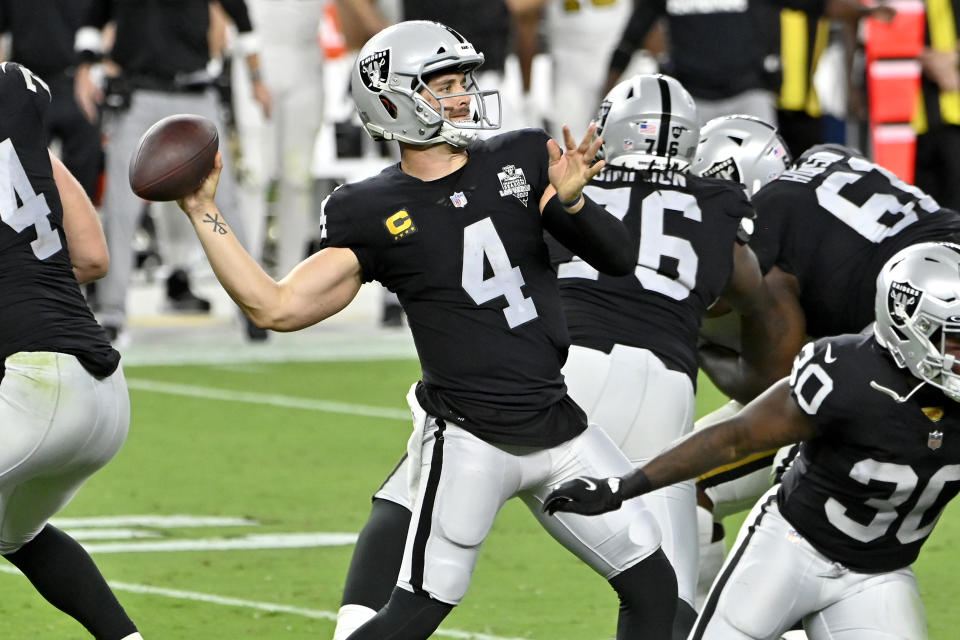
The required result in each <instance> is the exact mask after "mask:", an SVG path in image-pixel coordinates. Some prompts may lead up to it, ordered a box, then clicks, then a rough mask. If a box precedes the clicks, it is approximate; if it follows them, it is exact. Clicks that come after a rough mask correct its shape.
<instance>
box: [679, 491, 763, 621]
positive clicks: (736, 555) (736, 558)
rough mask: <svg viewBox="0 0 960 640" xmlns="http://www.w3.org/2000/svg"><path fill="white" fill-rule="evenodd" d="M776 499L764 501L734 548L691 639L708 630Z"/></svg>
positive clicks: (701, 613) (711, 590)
mask: <svg viewBox="0 0 960 640" xmlns="http://www.w3.org/2000/svg"><path fill="white" fill-rule="evenodd" d="M776 499H777V496H776V494H774V495H772V496H770V497H769V498H767V501H766V502H764V503H763V507H761V509H760V513H759V514H757V517H756V519H755V520H754V521H753V522H752V523H751V524H750V528H749V530H748V532H747V535H746V536H745V537H744V539H743V541H742V542H741V543H740V545H739V546H738V547H737V548H736V549H735V550H734V552H733V558H731V560H730V562H729V563H727V566H726V567H725V568H724V570H723V573H721V574H720V578H719V579H718V580H717V581H716V582H715V583H714V585H713V587H711V589H710V595H709V596H708V597H707V601H706V602H704V603H703V609H702V610H701V611H700V616H699V617H698V618H697V625H696V627H694V629H693V633H691V635H690V640H702V638H703V634H704V633H705V632H706V630H707V626H708V625H709V624H710V620H711V618H713V614H714V613H715V612H716V609H717V602H718V601H719V600H720V594H721V593H722V592H723V588H724V587H725V586H726V584H727V581H729V580H730V576H731V575H732V574H733V571H734V569H736V568H737V564H738V563H739V562H740V560H741V558H742V557H743V553H744V551H745V550H746V548H747V546H749V544H750V539H751V538H753V534H754V533H756V531H757V527H758V526H760V521H761V520H763V516H764V515H766V513H767V509H768V508H769V507H770V505H771V504H773V502H774V500H776Z"/></svg>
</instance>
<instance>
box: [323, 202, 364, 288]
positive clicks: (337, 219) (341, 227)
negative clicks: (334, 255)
mask: <svg viewBox="0 0 960 640" xmlns="http://www.w3.org/2000/svg"><path fill="white" fill-rule="evenodd" d="M359 184H363V183H359ZM358 197H362V190H361V189H358V188H357V186H356V185H344V186H341V187H338V188H337V189H335V190H334V192H333V193H331V194H330V195H329V196H327V198H326V199H325V200H324V201H323V203H322V204H321V205H320V247H321V249H324V248H327V247H342V248H345V249H350V250H351V251H353V253H354V254H355V255H356V256H357V260H358V261H359V262H360V268H361V271H362V272H363V281H364V282H370V281H371V280H375V279H376V276H375V274H376V265H377V260H376V258H377V254H376V251H375V250H374V247H373V246H371V243H370V240H369V237H370V236H369V235H366V234H364V233H363V230H362V228H361V227H362V225H361V224H360V220H359V216H360V214H361V212H362V211H363V206H362V204H361V203H360V201H359V200H358Z"/></svg>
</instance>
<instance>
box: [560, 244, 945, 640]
mask: <svg viewBox="0 0 960 640" xmlns="http://www.w3.org/2000/svg"><path fill="white" fill-rule="evenodd" d="M875 309H876V320H875V322H874V324H873V327H872V329H867V330H865V331H864V332H862V333H860V334H846V335H842V336H837V337H830V338H821V339H819V340H817V341H816V342H813V343H809V344H807V345H805V346H804V347H803V349H802V350H801V351H800V353H799V355H798V356H797V358H796V360H795V362H794V365H793V370H792V372H791V374H790V377H789V378H785V379H783V380H781V381H779V382H777V383H776V384H775V385H773V386H772V387H771V388H770V389H768V390H767V391H766V392H764V393H763V394H762V395H761V396H759V397H758V398H757V399H756V400H754V401H753V402H751V403H750V404H748V405H747V406H746V407H745V408H744V409H743V411H741V412H740V413H739V414H737V415H736V416H735V417H733V418H731V419H729V420H726V421H723V422H721V423H718V424H716V425H714V426H711V427H708V428H706V429H703V430H701V431H698V432H696V433H695V434H694V435H692V436H690V437H689V438H687V439H685V440H683V441H682V442H680V443H679V444H677V445H676V446H675V447H673V448H672V449H670V450H669V451H667V452H665V453H663V454H662V455H660V456H658V457H657V458H655V459H654V460H652V461H651V462H650V463H648V464H647V465H645V466H644V467H643V468H641V469H638V470H636V471H634V472H632V473H631V474H628V475H627V476H623V477H618V478H607V479H596V478H579V479H575V480H572V481H569V482H568V483H566V484H564V485H562V486H561V487H559V488H558V489H557V490H556V491H554V492H553V493H551V495H550V496H549V497H548V498H547V503H546V508H547V510H548V511H550V512H557V511H572V512H575V513H585V514H591V513H603V512H605V511H607V510H610V509H616V508H617V507H619V506H620V504H621V503H622V502H623V501H624V500H626V499H628V498H631V497H633V496H637V495H642V494H644V493H647V492H648V491H651V490H652V489H655V488H657V487H662V486H665V485H668V484H670V483H673V482H676V481H678V480H681V479H684V478H691V477H694V476H696V475H697V474H698V473H702V472H703V471H705V470H707V469H711V468H715V467H717V466H720V465H723V464H728V463H731V462H734V461H736V460H738V459H740V458H742V457H743V456H745V455H747V454H749V453H751V452H755V451H762V450H764V449H769V448H771V447H777V446H782V445H785V444H789V443H794V442H801V446H800V453H799V455H798V457H797V458H796V459H795V461H794V462H793V464H792V465H791V466H790V468H789V469H788V470H787V472H786V474H785V475H784V477H783V481H782V482H781V484H780V485H778V486H776V487H774V488H772V489H770V491H769V492H768V493H767V494H766V495H765V496H764V497H763V498H761V500H760V501H759V502H758V503H757V504H756V506H755V507H754V509H753V511H752V512H751V514H750V515H749V516H748V518H747V521H746V522H745V523H744V527H743V529H741V532H740V535H739V536H738V538H737V542H736V544H735V548H734V549H733V551H732V552H731V554H730V556H729V559H728V560H727V562H726V564H725V565H724V568H723V569H722V571H721V573H720V576H719V578H718V579H717V581H716V582H715V583H714V586H713V588H712V590H711V592H710V595H709V597H708V599H707V602H706V604H705V606H704V608H703V610H702V611H701V613H700V616H699V618H698V621H697V625H696V627H695V629H694V632H693V633H692V634H691V636H690V638H692V639H694V640H699V639H701V638H706V639H710V638H776V637H779V636H780V634H781V633H783V632H784V631H785V630H786V629H789V628H790V625H791V624H792V623H793V622H794V621H795V620H797V619H803V621H804V627H805V630H806V632H807V635H808V637H810V638H811V640H821V639H827V638H837V637H856V638H902V639H909V640H923V639H924V638H926V637H927V630H926V622H925V616H924V614H923V608H922V605H921V604H920V598H919V593H918V590H917V585H916V581H915V579H914V576H913V572H912V571H911V569H910V565H911V564H912V563H913V561H914V560H915V559H916V557H917V555H918V553H919V552H920V548H921V546H922V545H923V542H924V541H925V540H926V539H927V537H928V536H929V535H930V533H931V531H932V530H933V527H934V526H935V525H936V522H937V519H938V518H939V516H940V514H941V512H942V511H943V508H944V507H945V506H946V504H947V503H948V502H949V501H950V500H951V499H952V498H953V497H954V496H955V495H956V494H957V492H958V491H960V413H958V405H957V404H956V403H957V402H958V401H960V365H958V364H957V363H958V360H960V245H956V244H950V243H935V242H928V243H921V244H916V245H912V246H910V247H907V248H906V249H904V250H902V251H901V252H899V253H897V254H896V255H895V256H893V258H891V259H890V260H889V262H887V264H886V265H885V266H884V267H883V269H882V271H881V273H880V276H879V277H878V278H877V283H876V295H875ZM587 489H590V490H587Z"/></svg>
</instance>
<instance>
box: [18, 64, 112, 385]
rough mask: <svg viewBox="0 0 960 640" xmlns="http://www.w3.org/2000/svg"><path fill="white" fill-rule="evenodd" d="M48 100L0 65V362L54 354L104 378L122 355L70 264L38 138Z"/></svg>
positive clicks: (42, 89) (23, 74) (29, 80)
mask: <svg viewBox="0 0 960 640" xmlns="http://www.w3.org/2000/svg"><path fill="white" fill-rule="evenodd" d="M49 103H50V93H49V90H48V89H47V87H46V85H44V84H43V82H42V81H41V80H40V79H38V78H36V77H35V76H34V75H33V74H32V73H30V72H29V71H28V70H27V69H26V68H25V67H21V66H20V65H18V64H14V63H11V62H6V63H0V116H2V117H0V165H2V167H3V174H4V176H5V177H4V179H2V180H0V220H2V222H0V364H2V362H3V360H4V359H6V357H7V356H9V355H11V354H13V353H17V352H19V351H55V352H59V353H68V354H72V355H75V356H76V357H77V359H79V360H80V362H81V363H82V364H83V366H84V367H85V368H86V369H87V370H88V371H90V372H91V373H93V374H94V375H100V376H103V375H108V374H110V373H112V372H113V371H114V370H115V369H116V368H117V363H118V362H119V361H120V354H118V353H117V352H116V351H115V350H114V349H113V348H112V347H111V346H110V343H109V342H108V341H107V338H106V335H105V334H104V332H103V329H102V328H101V327H100V325H98V324H97V322H96V321H95V320H94V319H93V314H91V313H90V309H89V308H88V307H87V304H86V301H85V300H84V299H83V295H82V294H81V293H80V286H79V285H78V284H77V279H76V276H75V275H74V273H73V267H72V265H71V264H70V256H69V254H68V252H67V242H66V236H65V235H64V232H63V207H62V205H61V204H60V194H59V192H58V191H57V186H56V184H55V182H54V180H53V169H52V167H51V166H50V156H49V155H48V152H47V147H46V140H45V138H44V128H43V116H44V113H45V111H46V109H47V106H48V105H49ZM0 374H2V370H0Z"/></svg>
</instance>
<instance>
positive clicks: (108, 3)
mask: <svg viewBox="0 0 960 640" xmlns="http://www.w3.org/2000/svg"><path fill="white" fill-rule="evenodd" d="M112 17H113V2H112V0H93V1H92V2H90V4H89V6H88V8H87V11H86V13H85V14H84V17H83V20H82V24H81V26H83V27H95V28H97V29H102V28H103V27H104V26H105V25H106V24H107V23H108V22H110V19H111V18H112Z"/></svg>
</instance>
